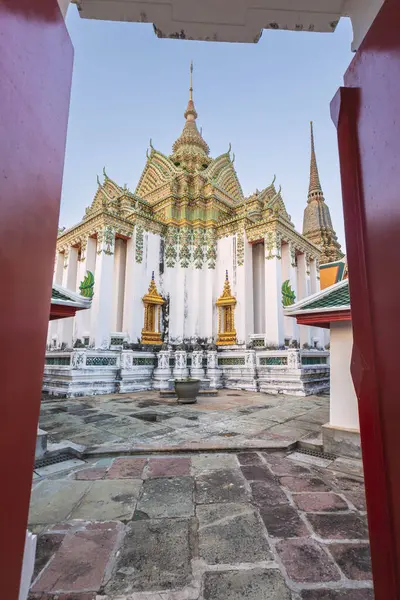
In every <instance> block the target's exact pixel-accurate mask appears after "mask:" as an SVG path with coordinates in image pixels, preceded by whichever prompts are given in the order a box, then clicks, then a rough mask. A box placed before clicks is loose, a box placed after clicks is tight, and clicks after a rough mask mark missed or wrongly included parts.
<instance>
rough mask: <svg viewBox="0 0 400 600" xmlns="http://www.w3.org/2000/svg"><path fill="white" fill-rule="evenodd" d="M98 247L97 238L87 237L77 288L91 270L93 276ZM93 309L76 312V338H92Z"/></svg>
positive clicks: (79, 265)
mask: <svg viewBox="0 0 400 600" xmlns="http://www.w3.org/2000/svg"><path fill="white" fill-rule="evenodd" d="M96 248H97V242H96V239H95V238H92V237H89V238H88V239H87V244H86V250H82V255H81V260H80V261H79V264H78V275H77V290H78V288H79V285H80V283H81V282H82V281H83V280H84V278H85V276H86V273H87V272H88V271H90V272H91V273H93V276H94V274H95V271H96V257H97V254H96ZM91 312H92V309H91V308H89V309H87V310H82V311H79V312H77V313H76V316H75V324H74V338H75V339H76V338H83V337H89V338H90V322H91Z"/></svg>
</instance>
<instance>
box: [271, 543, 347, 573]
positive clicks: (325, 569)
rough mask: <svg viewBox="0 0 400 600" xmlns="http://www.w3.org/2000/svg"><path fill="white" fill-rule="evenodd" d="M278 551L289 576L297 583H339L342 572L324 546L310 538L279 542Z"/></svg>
mask: <svg viewBox="0 0 400 600" xmlns="http://www.w3.org/2000/svg"><path fill="white" fill-rule="evenodd" d="M276 550H277V552H278V554H279V557H280V559H281V561H282V563H283V565H284V567H285V569H286V572H287V574H288V576H289V577H290V578H291V579H292V580H293V581H295V582H296V583H320V582H323V581H338V580H339V579H340V572H339V569H338V568H337V566H336V565H335V563H334V561H333V560H332V558H330V556H329V555H328V553H327V552H326V551H325V550H324V548H323V546H321V545H320V544H318V543H317V542H316V541H315V540H313V539H310V538H299V539H287V540H282V541H280V542H278V544H277V545H276Z"/></svg>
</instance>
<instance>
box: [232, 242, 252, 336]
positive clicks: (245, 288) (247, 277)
mask: <svg viewBox="0 0 400 600" xmlns="http://www.w3.org/2000/svg"><path fill="white" fill-rule="evenodd" d="M236 297H237V305H236V311H235V323H236V331H237V339H238V343H247V342H248V341H249V335H250V334H252V333H253V332H254V318H253V252H252V247H251V245H250V244H249V243H248V242H247V239H246V236H245V239H244V262H243V265H241V266H239V265H236Z"/></svg>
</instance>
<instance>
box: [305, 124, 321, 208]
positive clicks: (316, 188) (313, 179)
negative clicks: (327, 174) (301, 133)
mask: <svg viewBox="0 0 400 600" xmlns="http://www.w3.org/2000/svg"><path fill="white" fill-rule="evenodd" d="M310 128H311V159H310V185H309V187H308V197H309V198H310V195H311V196H312V195H315V194H318V195H321V196H322V195H323V194H322V188H321V183H320V180H319V174H318V166H317V158H316V156H315V147H314V131H313V122H312V121H310Z"/></svg>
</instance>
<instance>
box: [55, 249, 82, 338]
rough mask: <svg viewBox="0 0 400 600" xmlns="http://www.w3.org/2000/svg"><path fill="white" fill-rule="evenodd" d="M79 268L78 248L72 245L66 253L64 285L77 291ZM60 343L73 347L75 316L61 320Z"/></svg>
mask: <svg viewBox="0 0 400 600" xmlns="http://www.w3.org/2000/svg"><path fill="white" fill-rule="evenodd" d="M77 270H78V249H77V248H73V247H72V246H71V247H70V248H68V249H67V250H66V251H65V253H64V272H63V278H62V286H63V287H65V288H67V289H68V290H71V291H72V292H75V290H76V274H77ZM58 331H59V343H61V344H66V345H67V347H68V348H71V347H72V334H73V331H74V317H68V318H67V319H61V320H60V322H59V330H58Z"/></svg>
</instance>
